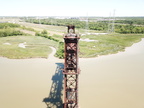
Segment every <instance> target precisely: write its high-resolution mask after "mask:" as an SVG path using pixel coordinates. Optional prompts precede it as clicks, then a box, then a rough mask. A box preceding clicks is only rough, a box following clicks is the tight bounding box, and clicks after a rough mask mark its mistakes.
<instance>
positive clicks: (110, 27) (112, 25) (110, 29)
mask: <svg viewBox="0 0 144 108" xmlns="http://www.w3.org/2000/svg"><path fill="white" fill-rule="evenodd" d="M108 32H109V33H114V32H115V10H114V12H113V16H111V13H110V16H109V24H108Z"/></svg>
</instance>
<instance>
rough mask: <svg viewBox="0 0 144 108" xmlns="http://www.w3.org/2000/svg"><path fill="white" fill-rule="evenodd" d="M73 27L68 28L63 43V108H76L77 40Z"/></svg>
mask: <svg viewBox="0 0 144 108" xmlns="http://www.w3.org/2000/svg"><path fill="white" fill-rule="evenodd" d="M79 39H80V38H79V36H78V35H77V34H75V26H68V34H66V35H65V36H64V41H65V63H64V71H63V74H64V104H63V106H64V108H78V75H79V72H80V70H79V68H78V40H79Z"/></svg>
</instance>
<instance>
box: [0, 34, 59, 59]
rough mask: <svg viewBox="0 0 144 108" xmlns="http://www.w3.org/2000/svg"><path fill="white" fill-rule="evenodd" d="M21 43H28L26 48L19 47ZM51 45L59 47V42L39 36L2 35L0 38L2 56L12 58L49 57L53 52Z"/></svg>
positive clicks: (0, 54) (0, 53)
mask: <svg viewBox="0 0 144 108" xmlns="http://www.w3.org/2000/svg"><path fill="white" fill-rule="evenodd" d="M6 43H9V44H6ZM20 43H26V44H25V45H26V48H21V47H19V44H20ZM49 46H53V47H55V48H57V46H58V43H56V42H54V41H51V40H48V39H45V38H43V37H37V36H11V37H2V38H0V56H3V57H7V58H11V59H22V58H47V57H48V54H49V53H51V49H50V48H49Z"/></svg>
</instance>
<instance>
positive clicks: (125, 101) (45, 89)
mask: <svg viewBox="0 0 144 108" xmlns="http://www.w3.org/2000/svg"><path fill="white" fill-rule="evenodd" d="M53 50H54V49H53ZM53 54H54V52H53V53H52V54H51V55H50V56H49V58H48V59H43V58H37V59H20V60H16V59H7V58H3V57H1V58H0V85H1V87H0V108H46V107H47V106H46V104H45V103H44V102H43V100H44V98H46V97H48V96H49V93H50V90H51V85H52V83H53V79H52V76H53V75H55V72H56V68H57V64H58V63H63V60H59V59H57V58H55V57H53ZM79 65H80V69H81V73H80V76H79V106H80V108H144V66H143V65H144V39H142V41H141V42H138V43H136V44H134V45H132V46H131V47H128V48H126V50H125V52H120V53H118V54H112V55H107V56H100V57H97V58H88V59H84V58H81V59H80V60H79Z"/></svg>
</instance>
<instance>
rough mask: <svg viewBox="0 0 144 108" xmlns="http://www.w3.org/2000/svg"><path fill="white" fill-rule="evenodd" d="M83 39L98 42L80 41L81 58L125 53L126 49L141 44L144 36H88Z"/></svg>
mask: <svg viewBox="0 0 144 108" xmlns="http://www.w3.org/2000/svg"><path fill="white" fill-rule="evenodd" d="M81 38H82V39H86V38H87V39H90V40H96V41H93V42H85V41H80V57H96V56H99V55H107V54H114V53H117V52H119V51H124V49H125V48H126V47H129V46H131V45H132V44H133V43H136V42H139V41H140V40H141V38H144V35H143V34H137V35H134V34H133V35H132V34H107V35H87V36H82V37H81Z"/></svg>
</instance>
